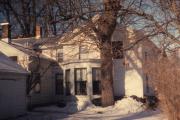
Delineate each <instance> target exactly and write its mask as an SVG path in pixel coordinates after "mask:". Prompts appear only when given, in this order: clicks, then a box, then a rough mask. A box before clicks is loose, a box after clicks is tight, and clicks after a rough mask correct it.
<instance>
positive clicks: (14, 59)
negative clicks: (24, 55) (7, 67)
mask: <svg viewBox="0 0 180 120" xmlns="http://www.w3.org/2000/svg"><path fill="white" fill-rule="evenodd" d="M9 58H10V59H11V60H12V61H14V62H17V61H18V57H17V56H9Z"/></svg>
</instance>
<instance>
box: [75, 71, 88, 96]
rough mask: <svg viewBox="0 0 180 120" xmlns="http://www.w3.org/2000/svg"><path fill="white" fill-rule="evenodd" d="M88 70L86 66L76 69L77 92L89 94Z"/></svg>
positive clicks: (77, 93)
mask: <svg viewBox="0 0 180 120" xmlns="http://www.w3.org/2000/svg"><path fill="white" fill-rule="evenodd" d="M86 81H87V70H86V69H85V68H78V69H75V94H76V95H87V90H86Z"/></svg>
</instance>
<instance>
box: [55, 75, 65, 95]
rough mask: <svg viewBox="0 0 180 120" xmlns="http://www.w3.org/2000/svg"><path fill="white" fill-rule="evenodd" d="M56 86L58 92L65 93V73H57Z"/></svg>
mask: <svg viewBox="0 0 180 120" xmlns="http://www.w3.org/2000/svg"><path fill="white" fill-rule="evenodd" d="M55 80H56V82H55V86H56V94H57V95H63V94H64V87H63V74H62V73H56V74H55Z"/></svg>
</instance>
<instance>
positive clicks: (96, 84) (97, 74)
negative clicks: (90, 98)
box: [92, 68, 101, 95]
mask: <svg viewBox="0 0 180 120" xmlns="http://www.w3.org/2000/svg"><path fill="white" fill-rule="evenodd" d="M92 80H93V94H94V95H96V94H101V81H100V80H101V70H100V68H93V69H92Z"/></svg>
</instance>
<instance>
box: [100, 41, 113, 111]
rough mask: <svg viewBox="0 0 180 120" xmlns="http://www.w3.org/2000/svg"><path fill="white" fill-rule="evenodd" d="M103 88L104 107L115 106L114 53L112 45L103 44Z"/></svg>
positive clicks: (108, 43)
mask: <svg viewBox="0 0 180 120" xmlns="http://www.w3.org/2000/svg"><path fill="white" fill-rule="evenodd" d="M101 60H102V61H101V62H102V63H101V88H102V94H101V95H102V96H101V97H102V106H103V107H106V106H110V105H113V104H114V94H113V74H112V67H113V64H112V52H111V43H110V42H106V43H103V45H102V48H101Z"/></svg>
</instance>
